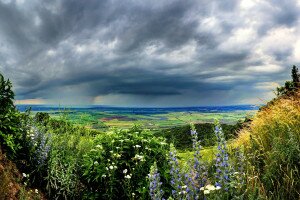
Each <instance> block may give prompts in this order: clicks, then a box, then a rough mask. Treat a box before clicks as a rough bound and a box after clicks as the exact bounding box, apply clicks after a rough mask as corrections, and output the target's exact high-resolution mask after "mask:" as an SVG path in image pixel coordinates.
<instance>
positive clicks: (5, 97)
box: [0, 73, 26, 158]
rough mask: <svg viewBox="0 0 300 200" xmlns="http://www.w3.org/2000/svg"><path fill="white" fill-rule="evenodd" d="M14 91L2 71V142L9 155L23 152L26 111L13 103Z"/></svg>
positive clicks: (0, 104)
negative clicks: (17, 108) (18, 108)
mask: <svg viewBox="0 0 300 200" xmlns="http://www.w3.org/2000/svg"><path fill="white" fill-rule="evenodd" d="M13 99H14V93H13V91H12V85H11V82H10V81H9V80H5V79H4V77H3V75H2V74H1V73H0V143H1V144H2V145H3V147H4V148H5V150H6V151H7V153H8V156H9V157H12V158H16V156H19V155H18V154H19V153H21V154H22V151H21V150H22V147H23V143H24V133H25V131H24V130H25V127H24V125H25V122H26V113H25V114H21V113H20V112H18V111H17V110H16V109H15V107H14V105H13Z"/></svg>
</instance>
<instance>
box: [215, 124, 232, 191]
mask: <svg viewBox="0 0 300 200" xmlns="http://www.w3.org/2000/svg"><path fill="white" fill-rule="evenodd" d="M215 135H216V137H217V142H218V153H217V155H216V164H215V166H216V173H215V178H216V183H215V186H216V188H222V189H223V190H225V191H228V190H229V184H230V165H229V156H228V152H227V145H226V140H225V137H224V133H223V131H222V127H221V126H220V124H219V122H216V126H215Z"/></svg>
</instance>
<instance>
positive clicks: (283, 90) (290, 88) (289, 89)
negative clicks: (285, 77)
mask: <svg viewBox="0 0 300 200" xmlns="http://www.w3.org/2000/svg"><path fill="white" fill-rule="evenodd" d="M291 77H292V81H286V82H285V84H284V86H282V87H278V88H277V96H281V95H286V94H292V93H293V92H294V91H295V90H296V89H297V88H300V74H299V72H298V68H297V67H296V66H295V65H293V67H292V73H291Z"/></svg>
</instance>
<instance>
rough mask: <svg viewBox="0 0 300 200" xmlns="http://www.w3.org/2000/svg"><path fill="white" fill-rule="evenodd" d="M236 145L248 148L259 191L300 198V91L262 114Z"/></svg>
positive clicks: (281, 197)
mask: <svg viewBox="0 0 300 200" xmlns="http://www.w3.org/2000/svg"><path fill="white" fill-rule="evenodd" d="M234 145H236V146H242V145H243V146H245V148H246V151H247V153H248V154H249V164H250V165H249V166H248V168H249V170H250V168H251V167H252V169H253V170H252V174H253V176H252V177H251V176H249V179H250V178H252V179H256V180H257V181H256V183H255V184H254V185H253V186H254V187H257V184H259V185H260V189H259V191H258V192H260V193H261V194H262V195H263V196H265V197H266V198H271V199H299V198H300V194H299V192H300V172H299V169H300V92H298V93H296V94H295V95H293V96H288V97H286V96H285V97H281V98H279V99H277V100H276V101H274V102H273V103H272V104H271V105H268V106H267V107H266V108H264V109H263V110H261V111H260V112H258V113H257V115H256V116H255V117H254V119H253V121H252V124H251V126H250V127H249V128H248V129H244V130H243V131H242V132H241V133H240V135H239V137H238V139H237V140H236V142H235V144H234ZM252 189H253V188H252ZM249 190H250V188H249Z"/></svg>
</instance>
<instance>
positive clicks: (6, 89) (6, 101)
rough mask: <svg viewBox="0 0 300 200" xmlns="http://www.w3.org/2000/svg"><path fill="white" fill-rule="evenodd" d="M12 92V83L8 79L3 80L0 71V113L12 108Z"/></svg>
mask: <svg viewBox="0 0 300 200" xmlns="http://www.w3.org/2000/svg"><path fill="white" fill-rule="evenodd" d="M14 96H15V94H14V92H13V91H12V84H11V82H10V80H9V79H8V80H5V79H4V77H3V75H2V74H1V73H0V113H1V114H4V113H6V112H8V110H11V109H14V108H15V107H14V103H13V99H14Z"/></svg>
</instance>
